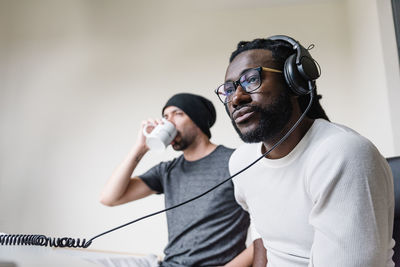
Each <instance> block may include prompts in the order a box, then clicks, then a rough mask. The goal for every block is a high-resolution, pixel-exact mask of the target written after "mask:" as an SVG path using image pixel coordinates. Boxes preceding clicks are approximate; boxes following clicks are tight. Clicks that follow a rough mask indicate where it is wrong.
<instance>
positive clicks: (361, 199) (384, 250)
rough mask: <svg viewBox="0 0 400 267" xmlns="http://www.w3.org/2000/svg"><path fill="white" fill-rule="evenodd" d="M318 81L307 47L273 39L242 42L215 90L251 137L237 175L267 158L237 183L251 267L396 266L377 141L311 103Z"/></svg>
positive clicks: (236, 163)
mask: <svg viewBox="0 0 400 267" xmlns="http://www.w3.org/2000/svg"><path fill="white" fill-rule="evenodd" d="M318 77H319V70H318V67H317V65H316V63H315V61H314V60H313V59H312V57H311V55H310V54H309V52H308V51H307V49H305V48H304V47H302V46H301V45H300V44H299V43H298V42H297V41H295V40H293V39H292V38H290V37H287V36H282V35H281V36H273V37H270V38H268V39H256V40H253V41H251V42H240V43H239V44H238V47H237V50H236V51H234V52H233V53H232V55H231V57H230V63H229V66H228V68H227V71H226V75H225V83H224V84H223V85H221V86H219V87H218V88H217V90H216V93H217V94H218V96H219V98H220V100H221V101H222V103H223V104H224V105H225V108H226V110H227V112H228V114H229V117H230V118H231V120H232V124H233V126H234V128H235V129H236V131H237V133H238V134H239V136H240V137H241V139H242V140H243V141H244V142H246V143H248V144H244V145H243V146H241V147H240V148H238V149H237V150H236V151H235V152H234V153H233V155H232V157H231V159H230V161H229V168H230V172H231V174H235V173H237V172H238V171H240V170H242V169H243V168H245V167H246V166H248V165H249V164H250V163H252V162H254V161H255V160H256V159H260V161H258V162H257V163H255V164H254V165H253V166H251V167H250V168H249V169H248V170H246V171H244V172H243V173H240V174H239V175H238V176H236V177H235V178H234V179H233V181H234V187H235V197H236V200H237V201H238V203H239V204H240V205H241V206H242V207H243V208H244V209H245V210H248V211H249V212H250V218H251V229H252V231H253V232H252V238H253V239H255V241H254V244H255V246H254V250H255V254H254V262H253V266H265V265H266V263H267V259H268V267H276V266H278V267H282V266H284V267H294V266H296V267H297V266H316V267H330V266H331V267H338V266H340V267H350V266H363V267H378V266H379V267H384V266H385V267H386V266H394V264H393V261H392V259H391V257H392V255H393V250H392V248H393V245H394V241H393V239H392V229H393V210H394V197H393V178H392V176H391V171H390V168H389V166H388V164H387V162H386V160H385V159H384V158H383V157H382V156H381V154H380V153H379V151H378V150H377V149H376V148H375V146H374V145H373V144H372V143H371V142H370V141H368V140H367V139H366V138H364V137H362V136H360V135H359V134H358V133H356V132H354V131H353V130H351V129H349V128H347V127H345V126H342V125H338V124H334V123H331V122H329V121H328V120H327V117H326V115H325V113H324V112H323V109H322V108H321V107H320V106H319V104H318V101H317V100H313V95H314V94H315V79H317V78H318ZM306 102H309V104H310V105H311V108H310V109H309V106H307V104H305V103H306ZM307 111H308V113H307V114H306V112H307ZM303 114H304V115H306V116H305V117H304V119H301V118H303ZM296 126H297V127H296ZM289 131H290V132H291V133H289V135H287V137H285V135H286V134H287V133H288V132H289ZM276 144H278V145H277V146H276ZM275 146H276V148H274V147H275ZM271 149H272V150H271ZM268 151H270V152H269V153H268Z"/></svg>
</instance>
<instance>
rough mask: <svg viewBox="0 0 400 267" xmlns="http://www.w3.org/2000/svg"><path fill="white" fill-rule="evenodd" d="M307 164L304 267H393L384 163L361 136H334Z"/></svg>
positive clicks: (387, 175) (391, 206) (390, 204)
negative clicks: (309, 230) (308, 244)
mask: <svg viewBox="0 0 400 267" xmlns="http://www.w3.org/2000/svg"><path fill="white" fill-rule="evenodd" d="M311 161H312V162H313V163H312V164H311V166H310V167H309V168H308V169H307V171H306V172H307V173H306V177H307V178H306V182H305V186H306V190H307V192H308V194H309V196H310V199H311V200H312V203H313V204H312V210H311V213H310V215H309V222H310V224H311V225H312V226H313V228H314V239H313V245H312V249H311V255H310V264H309V267H311V266H315V267H330V266H332V267H337V266H341V267H350V266H363V267H376V266H393V265H392V263H391V257H392V253H393V252H392V247H393V240H392V229H393V209H394V197H393V178H392V175H391V172H390V168H389V167H388V164H387V162H386V160H385V159H384V158H383V157H382V156H381V155H380V154H379V152H378V151H377V149H376V148H375V147H374V146H373V145H372V144H371V143H370V142H369V141H368V140H366V139H364V138H363V137H361V136H358V135H350V136H348V135H346V136H345V137H344V136H341V135H340V134H339V135H337V136H335V137H333V138H331V139H328V140H327V141H325V142H324V143H323V144H322V145H320V146H319V148H318V149H317V150H316V151H315V153H313V156H311Z"/></svg>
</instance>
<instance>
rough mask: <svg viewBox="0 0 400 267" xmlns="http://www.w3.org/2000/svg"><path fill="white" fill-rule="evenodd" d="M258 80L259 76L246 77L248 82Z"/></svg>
mask: <svg viewBox="0 0 400 267" xmlns="http://www.w3.org/2000/svg"><path fill="white" fill-rule="evenodd" d="M258 81H259V78H258V77H257V76H251V77H248V78H247V79H246V82H247V83H257V82H258Z"/></svg>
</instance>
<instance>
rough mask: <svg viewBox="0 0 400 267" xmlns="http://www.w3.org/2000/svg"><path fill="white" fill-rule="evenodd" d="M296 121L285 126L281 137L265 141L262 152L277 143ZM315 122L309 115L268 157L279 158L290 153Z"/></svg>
mask: <svg viewBox="0 0 400 267" xmlns="http://www.w3.org/2000/svg"><path fill="white" fill-rule="evenodd" d="M295 122H296V120H295V121H292V122H291V123H289V124H288V125H287V127H285V129H284V130H283V131H282V133H281V135H280V136H279V138H277V140H273V141H271V142H263V147H262V153H265V152H266V151H267V149H270V148H271V147H272V146H273V145H275V143H276V142H278V141H279V140H280V139H281V138H282V137H283V136H284V135H285V134H286V133H287V132H288V131H289V130H290V128H291V127H292V126H293V125H294V124H295ZM313 123H314V120H312V119H309V118H307V117H306V118H304V120H303V121H302V122H301V123H300V124H299V125H298V126H297V127H296V129H295V130H294V131H293V132H292V133H291V134H290V135H289V137H288V138H287V139H286V140H285V141H284V142H283V143H282V144H280V145H278V146H277V147H276V148H275V149H274V150H272V151H271V153H269V154H268V155H267V158H270V159H279V158H283V157H285V156H286V155H288V154H289V153H290V152H291V151H292V150H293V149H294V148H295V147H296V146H297V144H298V143H299V142H300V141H301V139H303V137H304V136H305V135H306V133H307V132H308V130H309V129H310V128H311V126H312V124H313Z"/></svg>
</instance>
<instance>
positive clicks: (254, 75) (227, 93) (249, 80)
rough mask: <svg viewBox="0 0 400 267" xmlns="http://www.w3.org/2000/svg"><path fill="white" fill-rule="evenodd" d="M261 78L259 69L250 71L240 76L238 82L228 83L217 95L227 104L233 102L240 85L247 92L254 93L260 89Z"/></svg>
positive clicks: (218, 90)
mask: <svg viewBox="0 0 400 267" xmlns="http://www.w3.org/2000/svg"><path fill="white" fill-rule="evenodd" d="M260 84H261V77H260V70H259V69H250V70H248V71H246V72H245V73H243V75H242V76H240V78H239V80H237V81H236V82H226V83H224V84H222V85H221V86H220V87H218V89H217V93H218V96H219V98H220V99H221V101H222V102H224V103H227V102H229V101H231V100H232V97H233V95H234V93H235V91H236V88H237V86H238V85H240V86H241V87H242V89H243V90H244V91H246V92H248V93H249V92H252V91H254V90H256V89H257V88H258V87H260Z"/></svg>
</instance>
